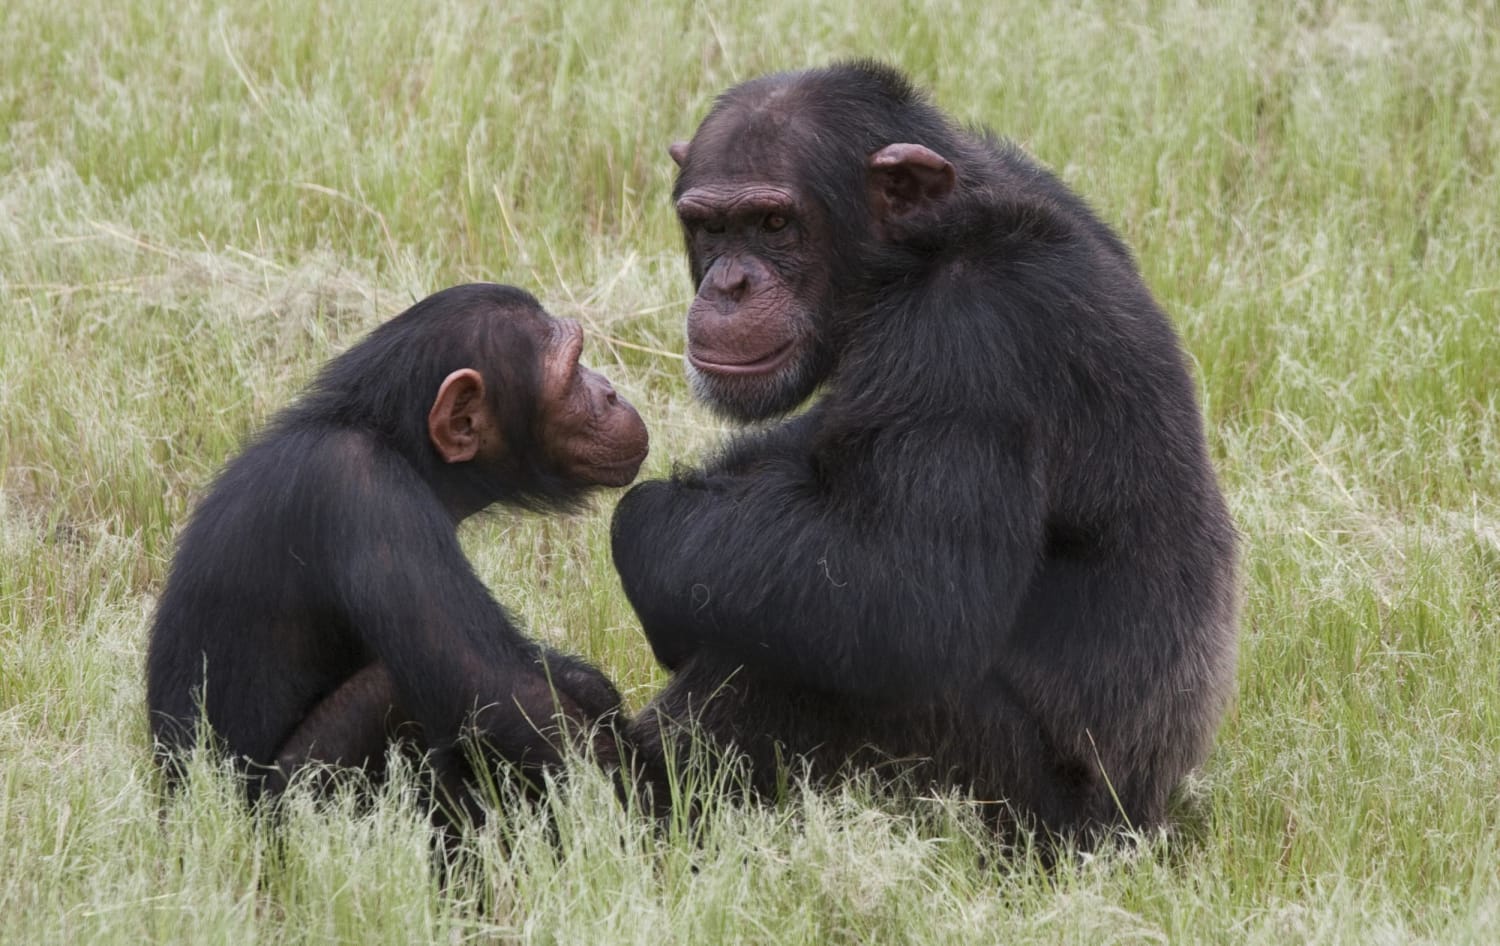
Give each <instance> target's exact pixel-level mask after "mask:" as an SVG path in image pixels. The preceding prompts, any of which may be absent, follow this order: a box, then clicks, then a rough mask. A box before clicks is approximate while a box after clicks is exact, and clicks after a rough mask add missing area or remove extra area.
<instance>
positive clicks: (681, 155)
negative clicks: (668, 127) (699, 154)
mask: <svg viewBox="0 0 1500 946" xmlns="http://www.w3.org/2000/svg"><path fill="white" fill-rule="evenodd" d="M687 151H688V143H687V142H686V141H674V142H672V143H671V144H669V145H667V154H670V155H671V156H672V160H673V161H676V162H677V166H678V167H682V165H683V163H684V162H685V161H687Z"/></svg>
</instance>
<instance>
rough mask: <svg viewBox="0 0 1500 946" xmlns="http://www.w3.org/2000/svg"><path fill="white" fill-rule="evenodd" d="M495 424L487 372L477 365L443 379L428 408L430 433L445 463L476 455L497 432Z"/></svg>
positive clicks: (458, 461) (461, 461)
mask: <svg viewBox="0 0 1500 946" xmlns="http://www.w3.org/2000/svg"><path fill="white" fill-rule="evenodd" d="M493 427H494V424H493V423H492V422H491V419H490V408H489V404H488V403H486V401H485V399H484V376H483V375H481V374H480V373H479V372H477V371H475V370H474V369H473V368H460V369H459V370H458V371H455V372H453V373H452V374H450V375H448V377H446V378H444V379H443V383H442V384H441V385H440V386H439V387H438V393H437V398H436V399H435V400H434V401H433V402H432V410H430V411H428V412H427V436H428V437H429V438H430V439H431V440H432V445H433V447H435V448H436V449H437V452H438V456H440V457H442V458H443V462H444V463H466V462H468V461H469V460H472V459H474V458H475V457H476V456H478V455H479V453H480V451H481V450H482V449H485V448H486V447H487V444H486V440H487V439H489V438H491V437H493V436H494V431H493Z"/></svg>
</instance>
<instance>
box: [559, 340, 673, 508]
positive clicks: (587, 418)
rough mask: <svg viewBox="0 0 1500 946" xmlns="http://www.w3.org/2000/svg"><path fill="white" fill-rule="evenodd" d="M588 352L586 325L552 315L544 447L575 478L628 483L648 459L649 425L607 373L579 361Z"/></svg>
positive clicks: (607, 483) (600, 483)
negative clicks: (582, 354)
mask: <svg viewBox="0 0 1500 946" xmlns="http://www.w3.org/2000/svg"><path fill="white" fill-rule="evenodd" d="M582 351H583V328H582V327H581V326H579V324H578V323H577V322H574V321H572V320H571V319H561V320H552V321H551V325H550V332H549V337H548V339H547V344H546V347H545V349H544V351H543V354H542V390H541V397H540V399H539V409H540V417H539V427H540V429H541V432H542V444H543V449H544V450H545V451H546V453H547V456H548V457H549V458H550V459H551V460H552V462H553V463H554V464H555V465H556V467H557V469H558V472H559V473H561V474H562V475H563V476H565V477H566V478H568V479H570V480H573V481H575V482H578V483H587V484H591V485H597V486H625V485H627V484H628V483H629V482H630V481H631V480H633V479H635V475H636V472H637V471H639V470H640V468H641V462H642V461H643V460H645V459H646V452H647V450H648V438H647V434H646V425H645V423H644V422H642V421H641V417H640V415H639V414H637V413H636V412H635V408H634V407H631V406H630V403H629V402H628V401H626V400H625V399H624V398H622V397H620V396H619V395H618V394H616V393H615V389H614V387H613V386H612V385H611V384H610V383H609V380H608V379H607V378H605V377H604V375H602V374H599V373H598V372H597V371H592V370H590V369H589V368H586V367H584V366H583V364H582V363H580V362H579V360H578V357H579V355H580V354H581V353H582Z"/></svg>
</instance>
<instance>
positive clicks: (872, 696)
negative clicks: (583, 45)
mask: <svg viewBox="0 0 1500 946" xmlns="http://www.w3.org/2000/svg"><path fill="white" fill-rule="evenodd" d="M670 150H671V154H672V157H673V158H674V159H675V160H676V161H677V163H678V164H679V165H680V167H681V171H680V173H679V175H678V178H677V186H676V189H675V191H674V192H673V195H674V198H675V200H676V209H677V213H678V216H679V217H680V219H681V221H682V226H683V231H684V233H685V236H686V241H687V252H688V261H689V264H690V267H691V270H692V276H693V281H694V283H695V285H696V287H697V298H696V299H695V300H694V301H693V304H692V306H691V308H690V309H689V311H688V316H687V361H688V365H689V374H690V377H691V380H692V382H693V386H694V388H695V390H696V391H697V392H698V394H699V395H700V396H701V397H703V398H704V399H706V400H707V401H708V402H709V403H710V404H712V405H713V406H715V407H716V408H717V409H719V410H720V411H722V412H723V413H725V414H727V415H729V416H731V417H733V418H737V419H741V420H758V419H765V418H771V417H775V416H777V415H780V414H783V413H785V412H787V411H790V410H791V409H793V408H795V407H796V406H798V405H799V404H801V403H802V402H803V401H804V400H806V399H807V398H808V397H809V396H810V395H812V394H813V392H814V391H815V390H816V389H817V388H818V387H819V386H820V385H821V386H822V389H823V394H822V396H821V398H819V399H818V400H817V401H816V402H814V404H813V405H812V407H811V408H809V409H808V410H807V411H806V412H805V413H803V414H801V415H800V416H797V417H795V418H794V419H792V420H789V421H786V422H784V423H781V424H780V425H777V426H771V427H769V428H765V429H762V430H759V431H756V432H753V433H749V434H747V435H744V436H742V437H741V438H739V439H738V440H737V441H736V442H734V443H732V444H731V445H730V446H728V448H727V449H725V450H724V451H723V452H722V453H721V454H720V455H719V456H717V457H716V458H715V459H713V460H711V461H710V462H709V463H708V464H707V466H706V467H705V468H704V469H702V470H701V471H691V472H686V473H679V474H678V475H676V476H675V477H674V478H673V479H671V480H670V481H661V482H650V483H643V484H641V485H639V486H637V487H635V488H634V489H632V490H631V491H630V492H629V493H628V494H627V495H626V496H625V497H624V498H623V499H622V500H621V502H620V504H619V506H618V507H617V509H616V512H615V517H614V527H613V552H614V561H615V566H616V568H617V569H618V570H619V572H620V576H621V580H622V581H623V583H624V587H625V592H626V595H627V596H628V597H629V599H630V601H631V603H632V605H633V606H634V607H635V610H636V612H637V613H638V614H639V616H640V619H641V623H642V626H643V628H644V630H645V633H646V636H647V637H648V638H649V640H650V642H651V646H652V648H653V650H654V651H655V653H656V655H657V657H658V659H659V660H660V661H661V662H662V663H663V664H664V665H665V666H666V667H668V668H669V669H671V670H673V671H674V674H673V677H672V679H671V681H670V682H669V683H668V685H667V687H666V689H665V690H664V691H663V692H662V693H661V694H660V695H659V696H658V697H657V699H656V700H655V701H654V702H653V703H652V704H651V706H649V707H648V708H647V711H646V712H645V713H643V714H642V715H641V716H640V717H639V718H638V719H637V721H636V724H635V725H634V726H633V727H632V730H631V735H632V741H633V742H636V743H637V744H639V745H640V746H642V747H643V750H644V751H645V753H646V754H647V761H648V762H650V761H652V760H651V756H653V755H654V756H656V759H655V761H654V765H655V766H656V768H657V770H658V772H660V771H661V767H662V766H664V765H665V764H666V762H665V759H664V758H663V757H665V756H672V755H675V757H676V758H678V759H681V758H686V757H687V756H688V754H689V753H688V752H687V751H686V748H687V745H688V741H689V740H690V739H691V738H692V736H693V734H694V733H696V734H701V735H703V736H706V737H707V738H708V741H709V743H711V744H718V745H720V746H724V747H732V748H733V749H735V750H738V751H739V752H741V753H743V754H744V755H745V757H747V758H748V760H749V762H750V763H751V765H752V775H753V780H754V783H755V786H756V787H757V788H758V789H759V790H761V791H772V790H774V789H775V787H776V785H777V772H776V769H777V763H778V760H784V759H797V758H800V759H801V760H802V761H803V762H804V763H806V764H808V765H809V766H810V767H811V771H812V772H813V774H814V775H815V776H824V777H826V776H829V775H831V774H833V773H834V772H836V771H837V770H839V769H841V768H843V767H845V766H847V765H849V764H856V765H870V766H875V765H883V764H887V763H893V764H899V765H900V766H901V767H904V768H909V769H912V770H914V773H915V775H916V776H917V777H918V778H919V779H921V780H922V781H924V782H927V783H932V784H936V785H939V786H950V787H957V788H960V789H963V790H966V791H968V792H970V793H972V794H973V795H974V796H975V797H976V798H978V799H982V800H987V801H993V802H997V803H998V802H1005V803H1006V804H1005V805H1003V806H1001V805H997V806H996V807H997V808H998V809H1000V810H1001V811H1003V812H1005V813H1006V814H1005V815H1004V816H1003V817H1005V818H1008V817H1009V816H1010V815H1014V816H1015V817H1016V818H1017V819H1019V820H1020V821H1022V822H1024V823H1027V824H1030V825H1033V826H1035V827H1038V828H1041V829H1043V830H1045V831H1047V832H1052V833H1057V834H1062V835H1067V836H1071V837H1073V838H1076V839H1077V840H1079V841H1080V842H1087V841H1088V840H1089V839H1091V838H1095V837H1097V836H1098V835H1099V834H1100V833H1101V832H1103V831H1106V830H1108V829H1109V828H1110V826H1113V825H1118V824H1122V823H1129V824H1133V825H1135V826H1138V827H1145V826H1151V825H1156V824H1159V823H1161V821H1162V819H1163V817H1164V814H1165V810H1166V805H1167V798H1168V794H1169V793H1170V791H1171V790H1172V788H1173V787H1174V786H1175V785H1176V784H1177V783H1178V782H1179V781H1180V780H1181V779H1182V777H1183V776H1184V774H1186V773H1187V772H1188V770H1189V769H1191V768H1192V767H1193V766H1194V765H1195V764H1197V763H1198V762H1199V761H1200V760H1201V759H1202V758H1203V757H1204V755H1205V754H1206V752H1207V749H1208V746H1209V743H1210V740H1211V738H1212V736H1213V733H1214V730H1215V729H1216V727H1217V725H1218V721H1219V718H1220V715H1221V713H1222V710H1223V707H1224V704H1225V700H1226V698H1227V696H1228V694H1229V690H1230V687H1231V684H1232V681H1233V674H1234V670H1233V668H1234V659H1235V647H1236V643H1235V639H1236V623H1237V621H1236V587H1235V584H1236V583H1235V577H1234V576H1235V535H1234V529H1233V527H1232V525H1231V523H1230V520H1229V517H1228V515H1227V513H1226V510H1225V505H1224V501H1223V499H1222V497H1221V495H1220V492H1219V488H1218V485H1217V483H1216V480H1215V476H1214V472H1213V469H1212V467H1211V466H1210V464H1209V459H1208V455H1207V450H1206V448H1205V443H1204V436H1203V429H1202V419H1201V417H1200V415H1199V411H1198V406H1197V403H1196V399H1195V394H1194V390H1193V384H1192V382H1191V380H1190V379H1189V376H1188V370H1187V365H1186V361H1185V359H1184V357H1183V353H1182V350H1181V347H1180V345H1179V343H1178V340H1177V338H1176V336H1175V333H1174V332H1173V329H1172V326H1171V324H1170V322H1169V321H1168V319H1167V318H1166V316H1165V315H1164V314H1163V313H1162V311H1161V309H1160V308H1158V306H1157V305H1156V303H1155V302H1154V301H1153V300H1152V297H1151V294H1150V292H1149V291H1148V290H1147V289H1146V286H1145V285H1144V283H1143V282H1142V280H1141V277H1140V275H1139V274H1138V272H1137V270H1136V267H1135V265H1134V262H1133V261H1132V259H1131V255H1130V253H1129V251H1128V250H1127V249H1126V247H1125V246H1124V244H1123V243H1122V242H1121V241H1120V239H1119V238H1118V237H1117V236H1116V235H1115V234H1114V233H1113V232H1111V231H1110V229H1109V228H1108V227H1106V226H1105V225H1104V224H1103V223H1101V222H1100V220H1099V219H1098V218H1097V217H1095V216H1094V214H1093V213H1091V212H1090V210H1089V209H1088V207H1087V206H1085V204H1084V203H1083V201H1081V200H1080V199H1079V198H1078V197H1077V196H1075V195H1074V194H1073V193H1071V192H1070V191H1069V190H1068V189H1067V188H1066V187H1065V186H1064V185H1063V184H1062V183H1061V182H1059V181H1058V180H1057V178H1055V177H1054V176H1053V175H1052V174H1050V173H1048V172H1047V171H1046V170H1044V169H1043V168H1041V167H1040V166H1038V165H1037V164H1036V163H1034V162H1033V161H1032V160H1030V159H1029V158H1027V157H1026V156H1025V155H1023V154H1022V153H1021V152H1020V151H1018V150H1017V149H1016V148H1014V147H1012V146H1010V145H1008V144H1004V143H1002V142H999V141H997V140H995V139H993V138H992V137H990V136H988V135H987V134H983V133H973V132H969V131H966V130H964V129H961V128H959V127H958V126H956V125H955V124H954V123H953V122H951V121H950V120H948V119H947V118H946V117H945V116H944V115H943V114H942V113H941V112H939V111H938V110H937V109H935V108H933V107H932V106H931V105H929V104H928V103H927V101H926V100H925V98H924V97H923V96H922V95H921V94H920V93H919V92H917V91H916V90H915V89H913V88H912V86H911V85H910V84H909V83H908V82H907V80H906V79H905V78H904V77H903V76H901V75H900V74H898V73H897V72H895V71H894V70H891V69H888V68H885V67H882V66H879V65H874V64H868V63H855V64H850V65H844V66H839V67H835V68H831V69H826V70H815V71H810V72H804V73H796V74H781V75H772V76H766V77H762V78H759V79H755V80H752V81H750V82H746V83H745V84H743V85H740V86H737V87H735V88H733V89H730V90H729V91H728V92H726V93H724V94H723V95H722V96H721V97H720V98H719V100H718V101H717V102H716V103H715V105H714V107H713V110H712V111H711V112H710V113H709V115H708V117H707V118H706V119H705V120H704V122H703V124H702V126H701V127H700V128H699V129H698V132H697V134H696V135H695V136H694V138H693V139H692V141H691V142H690V143H680V144H676V145H673V146H672V148H671V149H670ZM664 740H665V744H664ZM669 750H671V751H669ZM658 778H659V779H661V778H662V777H661V776H658Z"/></svg>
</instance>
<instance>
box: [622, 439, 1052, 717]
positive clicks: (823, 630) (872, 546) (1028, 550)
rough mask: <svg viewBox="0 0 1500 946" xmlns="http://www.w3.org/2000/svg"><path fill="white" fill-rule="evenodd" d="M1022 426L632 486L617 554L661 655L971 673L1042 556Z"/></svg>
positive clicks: (1032, 469)
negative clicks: (989, 634) (987, 634)
mask: <svg viewBox="0 0 1500 946" xmlns="http://www.w3.org/2000/svg"><path fill="white" fill-rule="evenodd" d="M1026 444H1027V441H1026V439H1025V435H1024V431H1023V428H1022V427H1021V425H1019V424H1016V425H1014V426H1013V427H1012V428H1009V429H1008V428H1006V427H1005V426H1003V425H1002V426H992V425H985V426H980V425H979V424H977V423H975V422H973V421H967V422H965V423H964V424H963V425H962V426H960V425H954V424H950V425H948V426H946V427H945V426H943V425H940V424H930V425H927V426H926V427H923V428H920V429H910V430H907V431H905V432H904V433H903V434H902V435H901V436H899V437H886V438H884V439H883V440H882V441H881V442H879V443H877V444H872V445H867V446H866V448H865V449H864V450H862V451H860V452H858V453H851V454H849V455H844V456H838V457H829V458H826V462H823V463H820V461H819V459H818V458H817V456H816V455H815V454H806V455H797V454H792V453H786V454H768V455H766V456H764V457H762V458H761V459H760V461H759V462H757V463H756V464H754V469H753V470H752V471H751V472H748V473H745V474H734V473H715V472H713V471H712V470H710V471H709V472H708V473H705V474H703V475H701V476H700V477H698V478H697V479H695V480H691V481H679V480H671V481H658V482H649V483H644V484H641V485H639V486H637V487H635V488H634V489H632V490H631V491H630V492H629V493H628V494H627V495H626V496H625V497H624V499H622V500H621V502H620V504H619V506H618V507H617V509H616V512H615V519H614V526H613V552H614V560H615V566H616V568H617V569H618V570H619V573H620V577H621V581H622V582H623V584H624V587H625V592H626V595H627V597H629V599H630V601H631V603H632V605H634V607H635V608H636V611H637V613H638V615H639V616H640V618H641V622H642V625H643V627H644V629H645V632H646V635H647V637H648V638H649V639H650V641H651V645H652V648H653V650H654V651H655V652H656V654H657V656H658V659H659V660H661V661H662V663H663V664H664V665H666V666H668V667H669V668H670V667H675V666H677V665H678V664H680V663H681V662H682V661H683V660H685V659H686V658H687V657H688V656H690V655H691V654H693V653H694V652H695V651H696V650H697V649H698V648H700V647H709V648H711V649H713V650H714V651H716V652H720V653H728V654H731V655H733V656H734V657H735V658H737V659H739V660H742V661H744V662H745V663H746V664H747V665H750V666H753V667H755V668H757V669H759V670H761V671H762V672H766V673H772V674H777V675H780V676H781V677H783V678H785V679H788V680H789V681H791V682H795V683H800V684H802V685H806V686H809V687H814V688H820V689H827V690H832V691H840V692H867V693H880V694H891V693H901V692H906V691H909V690H910V688H911V687H912V686H918V685H922V684H924V683H930V682H931V681H957V680H962V679H965V678H968V677H971V676H976V675H979V674H982V673H983V672H984V671H985V670H986V668H987V667H988V666H989V665H990V664H991V663H992V660H993V655H994V653H995V649H996V648H997V647H998V646H999V644H1000V643H1001V642H1000V641H996V640H989V639H984V638H983V637H982V636H981V635H982V631H981V629H982V628H987V627H995V626H1001V627H1004V626H1008V624H1009V619H1010V618H1011V616H1013V614H1014V611H1015V609H1016V606H1017V603H1018V601H1019V599H1020V596H1021V594H1022V592H1023V591H1024V590H1025V588H1026V584H1027V582H1028V580H1029V578H1030V576H1031V573H1032V570H1033V568H1034V567H1035V565H1036V563H1037V562H1038V560H1039V558H1040V555H1041V549H1042V536H1043V511H1042V492H1041V490H1042V484H1041V481H1040V476H1039V474H1038V469H1037V463H1036V462H1035V460H1034V459H1033V457H1032V456H1031V455H1030V451H1029V449H1028V448H1027V446H1026Z"/></svg>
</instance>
